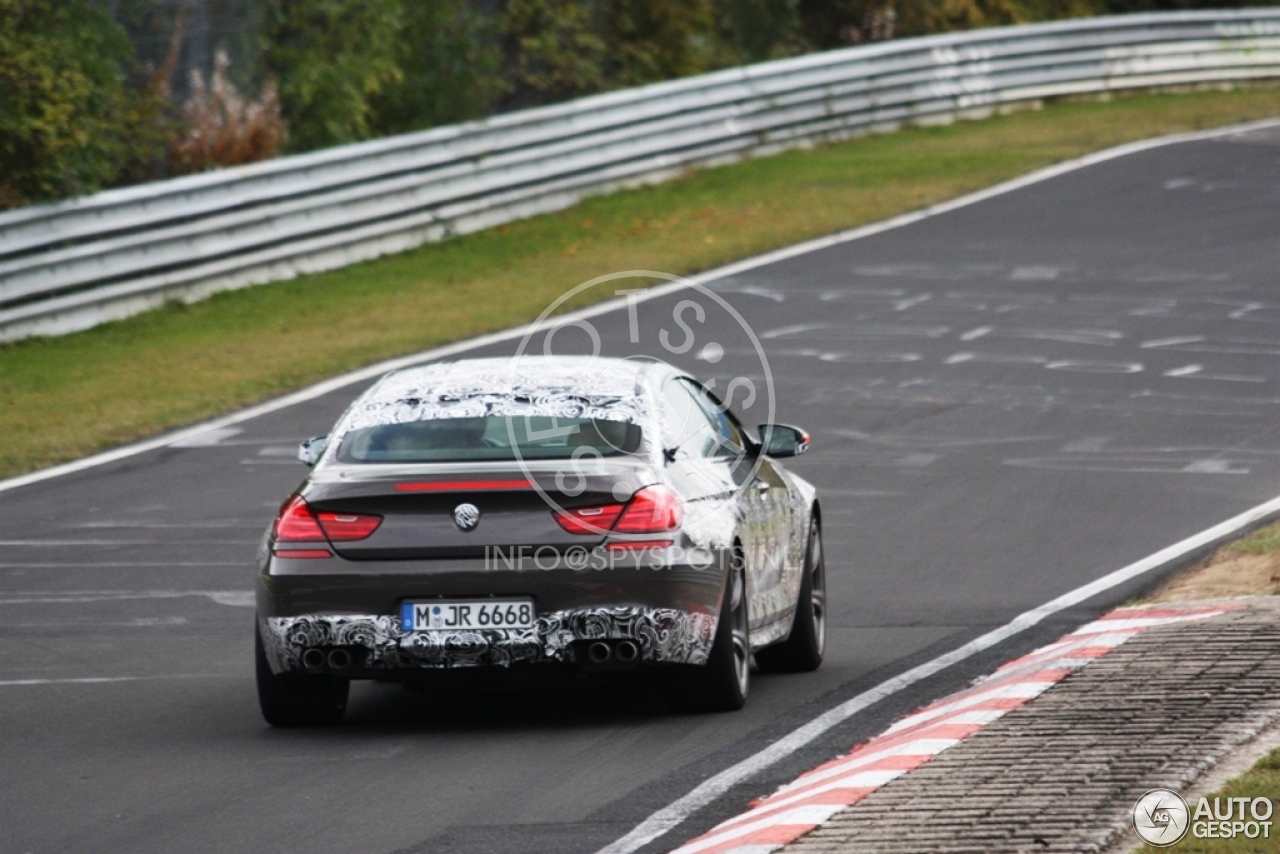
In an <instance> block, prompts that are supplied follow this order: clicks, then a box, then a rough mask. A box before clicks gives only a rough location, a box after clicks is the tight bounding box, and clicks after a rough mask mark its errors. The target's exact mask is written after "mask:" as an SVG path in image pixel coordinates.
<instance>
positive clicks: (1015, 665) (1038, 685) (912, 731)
mask: <svg viewBox="0 0 1280 854" xmlns="http://www.w3.org/2000/svg"><path fill="white" fill-rule="evenodd" d="M1238 607H1239V606H1221V607H1212V608H1168V607H1160V606H1154V607H1136V608H1119V609H1116V610H1115V611H1112V612H1110V613H1109V614H1106V615H1105V616H1103V617H1101V618H1100V619H1097V620H1094V621H1093V622H1091V623H1088V624H1086V625H1084V626H1081V627H1080V628H1078V629H1076V630H1075V631H1074V632H1072V633H1071V634H1069V635H1066V636H1065V637H1063V638H1061V639H1060V640H1058V641H1056V642H1054V643H1052V644H1049V645H1047V646H1044V647H1041V648H1039V649H1037V650H1035V651H1034V652H1031V653H1028V654H1027V655H1024V656H1023V657H1021V658H1018V659H1015V660H1014V661H1011V662H1009V663H1008V664H1005V665H1004V666H1003V667H1001V668H1000V669H999V670H997V671H996V672H995V673H993V674H991V675H990V676H988V677H987V678H985V679H982V680H980V681H979V682H977V683H976V684H974V685H973V686H972V687H970V688H967V689H965V690H963V691H959V692H957V693H955V694H952V695H951V696H949V697H946V698H944V699H942V700H939V701H937V702H935V703H931V704H930V705H928V706H925V707H924V708H922V709H920V710H918V711H916V712H914V713H913V714H911V715H908V716H907V717H905V718H903V719H902V720H900V721H898V722H897V723H895V724H894V725H893V726H891V727H889V728H888V729H886V730H885V731H884V732H883V733H881V734H880V735H879V736H877V737H875V738H873V739H871V740H870V741H868V742H866V743H865V744H863V745H861V746H859V747H857V748H855V749H854V750H852V751H850V752H849V753H848V754H846V755H845V756H842V757H840V758H838V759H834V760H832V761H830V762H827V763H824V764H822V765H819V766H818V767H817V768H814V769H813V770H811V771H809V772H807V773H805V774H802V775H800V776H799V777H798V778H796V780H795V781H793V782H791V783H788V784H787V785H785V786H782V787H781V788H779V789H778V790H777V791H776V792H774V793H773V794H772V795H770V796H768V797H766V798H763V799H761V800H758V801H755V802H753V804H752V807H751V809H750V810H748V811H747V812H744V813H742V814H741V815H739V816H736V817H734V818H731V819H729V820H728V821H725V822H721V823H720V824H719V825H717V826H716V827H714V828H712V829H711V830H710V831H708V832H707V833H705V834H703V835H702V836H699V837H697V838H695V839H692V840H690V841H689V842H686V843H685V844H684V845H682V846H680V847H679V848H677V849H675V854H747V852H750V854H766V852H770V851H776V850H777V849H779V848H781V847H782V846H784V845H786V844H788V843H790V842H793V841H794V840H796V839H799V838H800V837H801V836H803V835H805V834H806V833H809V832H810V831H812V830H814V829H815V828H817V827H819V826H820V825H822V824H824V823H825V822H826V821H828V820H829V819H830V818H831V817H832V816H833V815H835V814H836V813H837V812H839V811H840V810H842V809H845V808H846V807H849V806H852V805H853V804H856V803H857V802H858V801H860V800H862V799H863V798H865V797H866V796H867V795H870V794H871V793H872V792H874V791H876V790H877V789H879V788H880V787H882V786H884V785H885V784H886V783H888V782H890V781H891V780H894V779H896V778H898V777H901V776H902V775H904V774H907V773H909V772H910V771H912V770H914V769H915V768H918V767H920V766H921V765H923V764H924V763H926V762H928V761H929V760H930V759H932V758H933V757H934V756H937V755H938V754H939V753H942V752H943V751H944V750H947V749H949V748H951V747H954V746H955V745H957V744H959V743H960V742H961V741H963V740H964V739H966V738H968V737H969V736H971V735H972V734H973V733H975V732H977V731H978V730H980V729H982V728H983V727H985V726H986V725H988V724H990V723H991V722H992V721H995V720H997V719H999V718H1000V717H1003V716H1004V715H1005V714H1007V713H1008V712H1010V711H1012V710H1013V709H1016V708H1018V707H1020V706H1022V705H1024V704H1026V703H1027V702H1029V701H1031V700H1032V699H1034V698H1035V697H1038V696H1039V695H1040V694H1043V693H1044V692H1045V691H1047V690H1049V688H1051V687H1053V686H1054V685H1056V684H1057V683H1059V682H1061V681H1062V680H1063V679H1065V678H1066V677H1067V676H1068V675H1069V674H1071V673H1072V672H1074V671H1076V670H1078V669H1079V668H1081V667H1083V666H1085V665H1086V664H1088V663H1089V662H1091V661H1094V660H1095V659H1097V658H1100V657H1101V656H1103V655H1106V654H1107V653H1108V652H1110V651H1111V650H1113V649H1115V648H1116V647H1118V646H1120V645H1121V644H1123V643H1124V642H1125V641H1127V640H1129V639H1131V638H1133V637H1134V636H1136V635H1138V634H1139V633H1141V632H1143V631H1145V630H1147V629H1150V628H1154V627H1156V626H1164V625H1169V624H1172V623H1179V622H1187V621H1192V620H1204V619H1208V618H1209V617H1216V616H1218V615H1219V614H1223V613H1226V612H1227V611H1231V610H1236V609H1237V608H1238Z"/></svg>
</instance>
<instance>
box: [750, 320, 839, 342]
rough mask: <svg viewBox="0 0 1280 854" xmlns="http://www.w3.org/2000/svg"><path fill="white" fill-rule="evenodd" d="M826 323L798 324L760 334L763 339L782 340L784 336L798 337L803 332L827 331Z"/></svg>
mask: <svg viewBox="0 0 1280 854" xmlns="http://www.w3.org/2000/svg"><path fill="white" fill-rule="evenodd" d="M826 328H827V324H825V323H796V324H793V325H791V326H780V327H778V328H777V329H770V330H769V331H767V332H762V333H760V337H761V338H762V339H768V338H781V337H782V336H784V335H798V334H800V333H801V332H816V331H818V330H819V329H826Z"/></svg>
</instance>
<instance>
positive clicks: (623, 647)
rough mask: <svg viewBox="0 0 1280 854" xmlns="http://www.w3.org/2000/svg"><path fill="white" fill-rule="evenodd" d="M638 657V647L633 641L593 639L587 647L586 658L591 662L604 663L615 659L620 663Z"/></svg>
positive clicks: (630, 661)
mask: <svg viewBox="0 0 1280 854" xmlns="http://www.w3.org/2000/svg"><path fill="white" fill-rule="evenodd" d="M639 658H640V647H638V646H637V645H636V642H635V641H629V640H624V641H617V642H616V643H613V644H609V643H607V642H605V641H593V642H592V643H591V645H590V646H588V647H587V659H588V660H589V661H590V662H591V663H592V664H606V663H608V662H609V661H616V662H618V663H620V664H631V663H632V662H634V661H636V660H637V659H639Z"/></svg>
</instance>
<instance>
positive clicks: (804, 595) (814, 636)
mask: <svg viewBox="0 0 1280 854" xmlns="http://www.w3.org/2000/svg"><path fill="white" fill-rule="evenodd" d="M826 646H827V573H826V569H825V567H824V565H823V557H822V530H821V529H820V528H819V527H818V522H817V520H816V519H815V520H814V521H813V522H810V523H809V545H808V548H807V549H806V551H805V556H804V577H803V578H802V579H801V581H800V595H799V597H798V598H797V601H796V616H795V620H794V621H793V622H792V624H791V635H790V636H789V637H788V638H787V639H786V640H785V641H783V642H782V643H778V644H774V645H773V646H770V647H766V648H765V649H762V650H760V651H759V652H757V653H756V665H757V666H758V667H759V668H760V669H761V670H762V671H764V672H765V673H809V672H810V671H813V670H817V669H818V666H819V665H820V664H822V654H823V652H825V651H826Z"/></svg>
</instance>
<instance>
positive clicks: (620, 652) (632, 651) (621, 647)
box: [613, 640, 640, 664]
mask: <svg viewBox="0 0 1280 854" xmlns="http://www.w3.org/2000/svg"><path fill="white" fill-rule="evenodd" d="M613 654H614V655H615V656H617V657H618V661H624V662H627V663H628V664H629V663H631V662H632V661H635V660H636V659H637V658H639V657H640V647H638V646H636V644H635V642H634V641H629V640H624V641H621V642H619V644H618V645H617V646H616V647H614V649H613Z"/></svg>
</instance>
